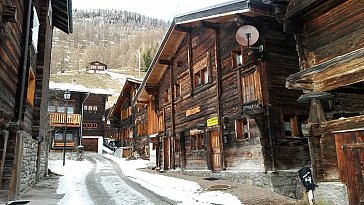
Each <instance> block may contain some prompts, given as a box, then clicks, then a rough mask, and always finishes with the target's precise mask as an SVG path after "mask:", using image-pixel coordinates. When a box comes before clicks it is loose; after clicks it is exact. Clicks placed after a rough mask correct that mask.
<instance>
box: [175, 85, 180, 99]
mask: <svg viewBox="0 0 364 205" xmlns="http://www.w3.org/2000/svg"><path fill="white" fill-rule="evenodd" d="M174 89H175V96H176V98H178V97H180V96H181V85H180V84H176V85H174Z"/></svg>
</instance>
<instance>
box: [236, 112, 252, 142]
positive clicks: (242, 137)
mask: <svg viewBox="0 0 364 205" xmlns="http://www.w3.org/2000/svg"><path fill="white" fill-rule="evenodd" d="M245 129H246V130H247V132H246V131H245ZM245 133H247V135H246V134H245ZM235 137H236V140H237V141H242V142H243V141H250V140H251V130H250V122H249V118H240V119H236V120H235Z"/></svg>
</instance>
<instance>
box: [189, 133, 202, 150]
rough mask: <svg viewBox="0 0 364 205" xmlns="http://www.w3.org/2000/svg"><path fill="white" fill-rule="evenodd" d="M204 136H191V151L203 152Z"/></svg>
mask: <svg viewBox="0 0 364 205" xmlns="http://www.w3.org/2000/svg"><path fill="white" fill-rule="evenodd" d="M204 148H205V147H204V143H203V134H197V135H191V150H192V151H193V150H195V151H196V150H203V149H204Z"/></svg>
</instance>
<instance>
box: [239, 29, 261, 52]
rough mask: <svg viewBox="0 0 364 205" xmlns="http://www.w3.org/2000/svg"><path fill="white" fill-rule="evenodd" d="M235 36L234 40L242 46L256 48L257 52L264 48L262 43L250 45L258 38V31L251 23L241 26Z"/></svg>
mask: <svg viewBox="0 0 364 205" xmlns="http://www.w3.org/2000/svg"><path fill="white" fill-rule="evenodd" d="M235 38H236V41H237V42H238V43H239V44H240V45H242V46H244V47H248V48H251V49H254V50H258V51H259V52H262V51H263V50H264V48H263V45H260V46H252V45H254V44H255V43H256V42H257V41H258V39H259V32H258V30H257V29H256V28H255V27H254V26H251V25H244V26H241V27H240V28H239V29H238V31H237V32H236V35H235Z"/></svg>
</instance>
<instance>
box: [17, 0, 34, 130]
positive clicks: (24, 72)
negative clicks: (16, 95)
mask: <svg viewBox="0 0 364 205" xmlns="http://www.w3.org/2000/svg"><path fill="white" fill-rule="evenodd" d="M31 16H32V0H29V1H28V11H27V17H26V27H25V39H24V52H23V62H22V64H21V71H22V77H21V87H20V101H19V113H18V119H17V125H18V126H19V124H20V121H21V119H22V116H23V106H24V93H25V82H26V76H27V62H28V47H29V33H30V19H31Z"/></svg>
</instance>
